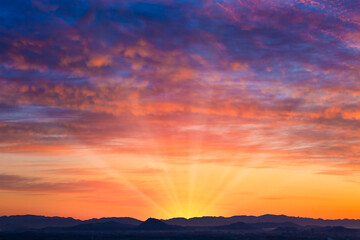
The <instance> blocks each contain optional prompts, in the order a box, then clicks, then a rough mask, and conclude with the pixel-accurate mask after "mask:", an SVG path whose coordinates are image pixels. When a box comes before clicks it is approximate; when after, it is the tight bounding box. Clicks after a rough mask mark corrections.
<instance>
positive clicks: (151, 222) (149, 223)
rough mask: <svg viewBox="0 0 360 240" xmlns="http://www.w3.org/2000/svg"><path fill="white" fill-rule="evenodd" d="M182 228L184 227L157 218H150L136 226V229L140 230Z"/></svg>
mask: <svg viewBox="0 0 360 240" xmlns="http://www.w3.org/2000/svg"><path fill="white" fill-rule="evenodd" d="M180 229H182V227H180V226H174V225H169V224H166V223H164V222H163V221H161V220H158V219H155V218H148V219H147V220H146V221H145V222H143V223H141V224H140V225H139V226H137V227H136V230H140V231H171V230H180Z"/></svg>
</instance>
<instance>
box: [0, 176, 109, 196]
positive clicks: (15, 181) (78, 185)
mask: <svg viewBox="0 0 360 240" xmlns="http://www.w3.org/2000/svg"><path fill="white" fill-rule="evenodd" d="M109 187H113V188H116V185H115V184H113V183H111V182H106V181H100V180H94V181H92V180H79V181H72V182H56V181H49V180H47V179H42V178H39V177H26V176H20V175H11V174H0V189H1V190H5V191H20V192H41V193H75V192H77V193H81V192H92V191H97V190H101V189H104V188H105V189H108V188H109Z"/></svg>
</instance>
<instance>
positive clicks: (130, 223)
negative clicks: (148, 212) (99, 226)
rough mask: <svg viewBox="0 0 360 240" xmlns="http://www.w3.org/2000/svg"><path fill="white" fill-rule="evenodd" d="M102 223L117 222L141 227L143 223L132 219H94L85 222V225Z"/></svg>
mask: <svg viewBox="0 0 360 240" xmlns="http://www.w3.org/2000/svg"><path fill="white" fill-rule="evenodd" d="M101 222H116V223H121V224H127V225H135V226H136V225H140V224H141V223H142V221H140V220H138V219H135V218H131V217H106V218H92V219H89V220H85V221H83V223H101Z"/></svg>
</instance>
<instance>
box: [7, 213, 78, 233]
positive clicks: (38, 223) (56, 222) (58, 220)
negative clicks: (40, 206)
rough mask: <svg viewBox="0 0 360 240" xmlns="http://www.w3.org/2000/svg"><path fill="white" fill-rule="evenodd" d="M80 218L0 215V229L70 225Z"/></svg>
mask: <svg viewBox="0 0 360 240" xmlns="http://www.w3.org/2000/svg"><path fill="white" fill-rule="evenodd" d="M80 223H81V220H77V219H74V218H63V217H44V216H37V215H15V216H3V217H0V231H17V230H28V229H40V228H44V227H70V226H74V225H77V224H80Z"/></svg>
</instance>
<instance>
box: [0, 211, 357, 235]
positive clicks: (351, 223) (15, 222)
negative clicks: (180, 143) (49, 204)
mask: <svg viewBox="0 0 360 240" xmlns="http://www.w3.org/2000/svg"><path fill="white" fill-rule="evenodd" d="M150 219H151V218H150ZM156 220H158V221H161V222H162V223H164V224H167V225H170V226H171V225H174V226H178V227H182V228H184V227H216V226H225V225H230V224H234V223H238V222H242V223H245V224H254V223H273V224H275V223H285V222H288V223H289V222H290V223H294V224H297V225H299V226H319V227H331V226H342V227H348V228H360V219H322V218H317V219H316V218H305V217H292V216H286V215H273V214H265V215H261V216H248V215H236V216H232V217H223V216H204V217H194V218H189V219H187V218H179V217H178V218H170V219H156ZM106 222H114V223H117V224H124V225H128V226H134V228H135V227H137V226H140V225H141V224H143V223H145V222H146V221H141V220H138V219H136V218H131V217H104V218H91V219H87V220H79V219H75V218H72V217H58V216H56V217H47V216H41V215H30V214H28V215H13V216H2V217H0V231H18V230H31V229H35V230H36V229H42V228H48V227H55V228H68V227H74V226H77V225H79V224H95V223H106ZM158 223H159V222H158ZM89 226H91V225H89ZM155 228H156V227H155Z"/></svg>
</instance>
